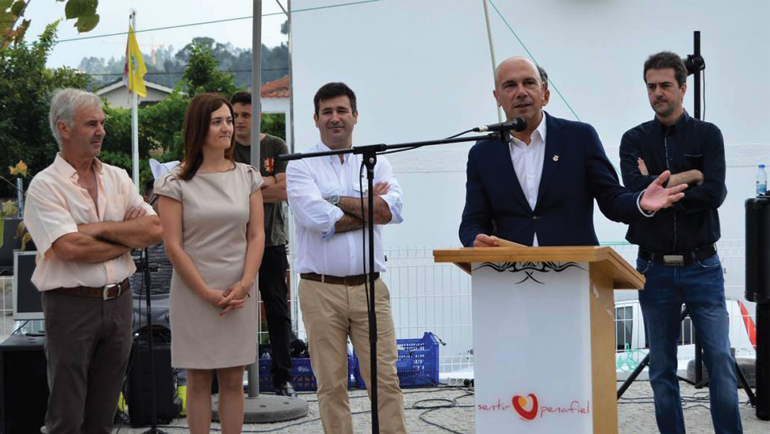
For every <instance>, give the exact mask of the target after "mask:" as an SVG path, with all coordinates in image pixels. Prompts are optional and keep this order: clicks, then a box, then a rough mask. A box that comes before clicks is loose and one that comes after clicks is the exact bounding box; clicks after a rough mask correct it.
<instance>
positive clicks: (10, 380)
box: [0, 335, 48, 434]
mask: <svg viewBox="0 0 770 434" xmlns="http://www.w3.org/2000/svg"><path fill="white" fill-rule="evenodd" d="M44 345H45V338H44V337H28V336H24V335H14V336H11V337H9V338H8V339H7V340H6V341H5V342H3V343H2V344H0V381H2V385H0V429H2V433H3V434H27V433H39V432H40V427H42V426H43V425H45V411H46V408H48V377H47V375H46V360H45V353H44V352H43V346H44Z"/></svg>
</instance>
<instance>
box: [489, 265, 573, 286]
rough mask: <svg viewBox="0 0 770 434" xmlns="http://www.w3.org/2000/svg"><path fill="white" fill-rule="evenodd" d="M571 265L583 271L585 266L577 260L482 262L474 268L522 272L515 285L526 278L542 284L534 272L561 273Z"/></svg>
mask: <svg viewBox="0 0 770 434" xmlns="http://www.w3.org/2000/svg"><path fill="white" fill-rule="evenodd" d="M572 267H576V268H579V269H581V270H584V271H585V268H583V267H581V266H580V265H579V264H578V263H577V262H483V263H482V264H481V265H479V266H478V267H477V268H476V270H478V269H481V268H491V269H493V270H495V271H497V272H498V273H504V272H509V273H524V278H523V279H521V280H520V281H518V282H516V285H518V284H521V283H524V282H526V281H527V280H534V281H535V282H537V283H539V284H541V285H543V284H544V283H543V282H541V281H539V280H537V279H536V278H535V276H534V273H536V272H537V273H550V272H555V273H561V272H562V271H564V270H566V269H568V268H572ZM474 271H475V270H474Z"/></svg>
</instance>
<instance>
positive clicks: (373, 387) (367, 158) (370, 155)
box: [276, 132, 507, 434]
mask: <svg viewBox="0 0 770 434" xmlns="http://www.w3.org/2000/svg"><path fill="white" fill-rule="evenodd" d="M506 133H507V132H506ZM506 133H503V134H501V133H491V134H487V135H483V136H472V137H460V138H452V139H440V140H428V141H423V142H411V143H399V144H395V145H386V144H379V145H368V146H354V147H352V148H347V149H336V150H332V151H323V152H311V153H305V154H302V153H297V154H282V155H279V156H277V157H276V158H277V159H278V160H282V161H289V160H301V159H304V158H315V157H325V156H329V155H344V154H354V155H356V154H360V155H362V156H363V163H364V166H366V175H367V176H366V180H367V185H368V190H367V191H368V192H369V194H368V198H367V199H368V204H369V210H368V212H367V217H366V218H367V227H368V231H369V273H368V275H369V276H368V280H369V294H368V295H369V298H368V305H367V309H368V313H369V317H368V319H369V345H370V353H369V361H370V370H371V378H370V380H369V383H370V384H369V390H370V392H371V397H372V398H371V401H372V433H374V434H379V432H380V422H379V411H378V409H377V401H378V400H377V315H376V313H375V312H374V307H375V304H374V281H375V280H376V279H375V272H374V195H372V194H371V192H372V191H374V166H375V165H376V164H377V155H378V154H382V153H384V152H386V151H394V150H397V149H404V150H407V149H416V148H420V147H423V146H430V145H443V144H448V143H462V142H475V141H478V140H489V139H497V140H505V139H506ZM362 260H364V261H365V259H364V258H362ZM311 351H312V350H311Z"/></svg>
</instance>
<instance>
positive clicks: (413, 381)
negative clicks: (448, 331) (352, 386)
mask: <svg viewBox="0 0 770 434" xmlns="http://www.w3.org/2000/svg"><path fill="white" fill-rule="evenodd" d="M396 345H397V346H398V360H397V361H396V370H397V371H398V380H399V383H400V385H401V387H421V386H435V385H437V384H438V347H439V340H438V338H437V337H436V335H434V334H433V333H430V332H426V333H425V334H424V335H423V337H422V338H420V339H398V340H396ZM353 356H354V357H355V359H356V360H355V368H356V370H355V377H356V387H357V388H359V389H366V383H364V379H363V377H361V371H360V370H359V366H358V364H359V361H358V357H356V356H355V353H354V354H353Z"/></svg>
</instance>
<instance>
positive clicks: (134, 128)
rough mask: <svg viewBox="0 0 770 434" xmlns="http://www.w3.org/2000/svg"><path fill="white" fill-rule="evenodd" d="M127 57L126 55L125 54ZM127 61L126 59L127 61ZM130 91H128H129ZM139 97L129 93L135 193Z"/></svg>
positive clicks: (132, 17) (133, 22) (137, 165)
mask: <svg viewBox="0 0 770 434" xmlns="http://www.w3.org/2000/svg"><path fill="white" fill-rule="evenodd" d="M131 27H132V28H133V29H134V30H136V10H135V9H132V10H131ZM126 55H128V53H127V54H126ZM127 60H128V59H127ZM129 65H131V64H130V63H129ZM129 91H130V90H129ZM138 105H139V97H138V96H137V94H136V90H134V91H133V92H131V161H132V164H131V166H132V168H133V170H132V172H133V173H132V175H133V179H134V185H136V189H137V191H140V192H141V190H140V189H139V109H138Z"/></svg>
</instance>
